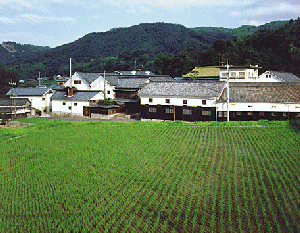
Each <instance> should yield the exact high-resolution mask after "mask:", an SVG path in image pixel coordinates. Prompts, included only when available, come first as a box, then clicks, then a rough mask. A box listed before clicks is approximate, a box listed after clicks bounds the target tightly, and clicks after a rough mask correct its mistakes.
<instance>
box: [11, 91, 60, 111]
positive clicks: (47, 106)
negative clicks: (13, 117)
mask: <svg viewBox="0 0 300 233" xmlns="http://www.w3.org/2000/svg"><path fill="white" fill-rule="evenodd" d="M53 94H54V92H53V90H52V89H51V88H47V87H24V88H21V87H17V88H11V89H10V90H9V91H8V92H7V93H6V95H7V96H10V98H20V99H28V100H29V101H30V103H31V108H32V112H31V114H32V115H35V114H39V115H42V114H45V113H47V112H49V111H51V106H52V105H51V97H52V95H53Z"/></svg>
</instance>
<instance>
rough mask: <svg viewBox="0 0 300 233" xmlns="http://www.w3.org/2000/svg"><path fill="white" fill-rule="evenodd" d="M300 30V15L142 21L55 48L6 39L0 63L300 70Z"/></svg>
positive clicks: (52, 67) (24, 74)
mask: <svg viewBox="0 0 300 233" xmlns="http://www.w3.org/2000/svg"><path fill="white" fill-rule="evenodd" d="M299 31H300V28H299V20H291V21H289V22H288V21H277V22H271V23H269V24H266V25H262V26H259V27H255V26H242V27H240V28H237V29H226V28H193V29H189V28H186V27H184V26H182V25H178V24H169V23H143V24H139V25H135V26H132V27H129V28H115V29H112V30H110V31H108V32H99V33H90V34H88V35H86V36H84V37H82V38H80V39H78V40H76V41H74V42H72V43H69V44H66V45H62V46H59V47H56V48H53V49H50V48H49V47H38V46H29V45H19V44H16V43H12V42H9V43H3V44H2V46H1V47H0V64H1V63H2V64H4V65H6V66H7V67H9V68H11V69H14V70H16V71H17V72H18V74H19V77H20V78H25V79H27V78H33V77H37V76H38V73H39V72H42V73H43V74H44V73H45V74H47V76H52V75H57V74H61V75H68V74H69V58H72V60H73V69H74V70H76V71H84V72H99V71H101V70H104V69H105V70H106V71H115V70H132V69H134V68H135V64H137V68H141V67H143V68H144V69H147V70H151V71H154V72H156V73H158V74H169V75H171V76H173V77H175V76H181V75H183V74H185V73H187V72H189V71H190V70H192V69H193V68H194V67H195V66H204V65H218V64H219V62H220V60H221V58H223V60H227V59H228V60H229V62H230V63H231V64H234V65H245V64H250V63H251V64H259V65H260V66H262V67H263V68H264V69H271V70H283V71H289V72H293V73H295V74H298V75H299V71H298V69H297V66H298V65H297V64H300V63H299V59H300V56H299V50H300V46H299Z"/></svg>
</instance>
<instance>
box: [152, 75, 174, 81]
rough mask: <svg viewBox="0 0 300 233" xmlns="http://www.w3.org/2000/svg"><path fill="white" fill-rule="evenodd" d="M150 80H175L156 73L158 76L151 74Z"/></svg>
mask: <svg viewBox="0 0 300 233" xmlns="http://www.w3.org/2000/svg"><path fill="white" fill-rule="evenodd" d="M150 81H152V82H174V81H175V80H174V79H173V78H172V77H170V76H167V75H161V76H159V75H156V76H151V77H150Z"/></svg>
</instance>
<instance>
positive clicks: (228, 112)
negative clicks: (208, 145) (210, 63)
mask: <svg viewBox="0 0 300 233" xmlns="http://www.w3.org/2000/svg"><path fill="white" fill-rule="evenodd" d="M226 67H227V121H229V65H228V60H227V65H226Z"/></svg>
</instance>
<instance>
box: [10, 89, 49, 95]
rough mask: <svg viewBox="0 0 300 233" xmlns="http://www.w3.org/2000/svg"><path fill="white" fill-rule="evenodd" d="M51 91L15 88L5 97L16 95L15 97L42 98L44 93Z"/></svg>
mask: <svg viewBox="0 0 300 233" xmlns="http://www.w3.org/2000/svg"><path fill="white" fill-rule="evenodd" d="M49 90H51V89H50V88H44V87H23V88H22V87H17V88H12V89H10V90H9V91H8V92H7V93H6V95H17V96H42V95H44V94H45V93H46V92H48V91H49Z"/></svg>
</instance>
